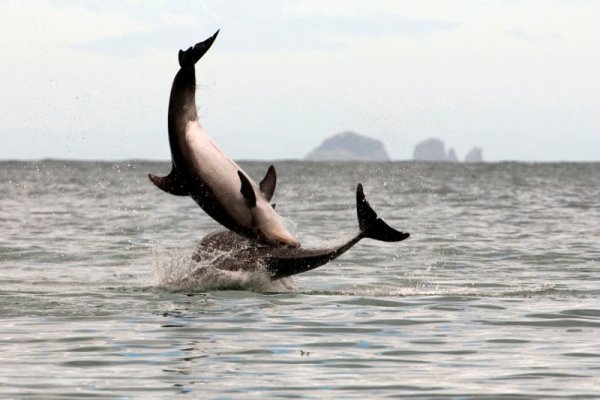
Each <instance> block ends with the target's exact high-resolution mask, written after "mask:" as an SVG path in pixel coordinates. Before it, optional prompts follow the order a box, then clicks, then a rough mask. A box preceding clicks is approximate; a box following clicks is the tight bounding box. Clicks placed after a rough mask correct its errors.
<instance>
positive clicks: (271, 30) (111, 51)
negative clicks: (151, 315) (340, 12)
mask: <svg viewBox="0 0 600 400" xmlns="http://www.w3.org/2000/svg"><path fill="white" fill-rule="evenodd" d="M226 4H228V6H221V7H220V8H217V9H214V10H209V11H210V12H207V11H205V12H200V13H198V14H197V19H198V22H197V24H195V25H190V24H185V25H166V24H164V23H161V22H160V21H158V20H156V19H154V20H153V21H151V22H152V25H153V26H154V28H153V29H152V30H150V31H148V32H143V33H132V34H126V35H121V36H115V37H109V38H103V39H99V40H94V41H89V42H85V43H81V44H80V45H78V49H80V50H85V51H92V52H97V53H102V54H108V55H113V56H121V57H123V56H137V55H139V54H140V53H143V52H145V51H148V50H151V49H161V50H165V49H168V50H172V49H173V48H180V47H185V46H188V45H191V44H193V43H195V42H197V41H198V40H200V39H203V38H204V37H205V36H208V35H210V34H212V33H213V31H215V30H216V29H221V30H222V32H223V34H222V35H221V37H220V40H219V41H220V43H219V49H220V50H221V51H230V52H238V51H276V50H286V51H302V50H309V49H310V50H331V49H335V48H341V47H344V46H346V44H345V43H344V42H348V41H352V40H354V39H361V38H377V37H381V36H386V35H398V36H404V37H408V38H411V39H414V40H423V39H427V38H429V37H431V36H432V35H435V34H436V33H439V32H451V31H453V30H455V29H457V28H458V27H459V26H460V24H458V23H456V22H447V21H435V20H423V19H415V18H405V17H402V16H398V15H389V14H383V15H363V16H299V15H294V14H292V13H290V12H288V11H286V9H284V8H282V7H281V6H278V5H275V2H271V1H264V2H261V3H259V4H267V5H268V6H267V7H257V6H255V4H257V3H252V5H250V4H248V3H247V2H243V3H241V4H239V7H232V6H231V3H226ZM277 4H279V3H277ZM332 38H335V39H332ZM339 39H342V40H339Z"/></svg>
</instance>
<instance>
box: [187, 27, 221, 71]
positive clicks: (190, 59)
mask: <svg viewBox="0 0 600 400" xmlns="http://www.w3.org/2000/svg"><path fill="white" fill-rule="evenodd" d="M218 34H219V31H216V32H215V33H214V35H212V36H211V37H209V38H208V39H206V40H205V41H203V42H200V43H196V45H194V47H190V48H188V49H187V50H179V66H180V67H181V68H190V67H193V66H194V64H196V63H197V62H198V60H199V59H201V58H202V56H203V55H204V54H205V53H206V52H207V51H208V49H210V46H212V44H213V42H214V41H215V39H216V38H217V35H218Z"/></svg>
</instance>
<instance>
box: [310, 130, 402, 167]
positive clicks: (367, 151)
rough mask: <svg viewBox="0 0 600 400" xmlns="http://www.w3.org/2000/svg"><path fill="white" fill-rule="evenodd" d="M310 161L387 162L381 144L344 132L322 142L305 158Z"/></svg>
mask: <svg viewBox="0 0 600 400" xmlns="http://www.w3.org/2000/svg"><path fill="white" fill-rule="evenodd" d="M305 159H306V160H310V161H389V160H390V158H389V157H388V154H387V152H386V151H385V147H384V145H383V143H382V142H380V141H379V140H376V139H371V138H369V137H366V136H363V135H359V134H358V133H355V132H351V131H346V132H341V133H338V134H336V135H333V136H331V137H329V138H327V139H325V140H324V141H323V143H321V145H319V146H318V147H317V148H316V149H314V150H313V151H311V152H310V153H308V154H307V155H306V157H305Z"/></svg>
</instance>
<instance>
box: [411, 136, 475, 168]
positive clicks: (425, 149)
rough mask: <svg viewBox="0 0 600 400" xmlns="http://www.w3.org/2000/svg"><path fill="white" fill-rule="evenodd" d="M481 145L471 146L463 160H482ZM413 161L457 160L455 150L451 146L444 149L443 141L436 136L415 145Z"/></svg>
mask: <svg viewBox="0 0 600 400" xmlns="http://www.w3.org/2000/svg"><path fill="white" fill-rule="evenodd" d="M482 153H483V150H482V149H481V147H473V148H472V149H471V150H470V151H469V152H468V153H467V156H466V157H465V162H468V163H473V162H483V154H482ZM413 160H415V161H430V162H431V161H434V162H435V161H437V162H458V157H457V155H456V152H455V151H454V149H453V148H452V147H450V148H449V149H448V151H446V145H445V144H444V142H443V141H442V140H440V139H437V138H430V139H426V140H423V141H421V142H419V143H417V145H416V146H415V151H414V153H413Z"/></svg>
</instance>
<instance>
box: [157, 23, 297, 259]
mask: <svg viewBox="0 0 600 400" xmlns="http://www.w3.org/2000/svg"><path fill="white" fill-rule="evenodd" d="M218 33H219V31H217V32H216V33H215V34H214V35H213V36H212V37H210V38H208V39H207V40H205V41H203V42H200V43H198V44H196V45H195V46H193V47H190V48H189V49H187V50H185V51H183V50H180V51H179V65H180V67H181V68H180V69H179V71H178V72H177V74H176V75H175V79H174V80H173V86H172V88H171V98H170V100H169V144H170V147H171V160H172V169H171V173H170V174H169V175H167V176H164V177H158V176H155V175H152V174H148V177H149V178H150V180H151V181H152V182H153V183H154V184H155V185H156V186H158V187H159V188H160V189H162V190H164V191H165V192H167V193H171V194H174V195H177V196H190V197H191V198H192V199H194V201H196V203H198V205H199V206H200V207H201V208H202V209H203V210H204V211H206V213H208V214H209V215H210V216H211V217H213V218H214V219H215V220H216V221H217V222H219V223H220V224H221V225H223V226H225V227H226V228H228V229H231V230H232V231H234V232H236V233H237V234H239V235H242V236H244V237H246V238H248V239H251V240H256V241H259V242H262V243H267V244H270V245H287V246H290V247H298V246H299V245H300V242H299V241H298V240H297V239H296V238H295V237H294V236H293V235H292V234H291V233H289V232H288V231H287V230H286V229H285V227H284V226H283V223H282V221H281V218H280V217H279V215H278V214H277V213H276V212H275V210H274V207H272V206H271V205H270V204H269V201H270V199H271V196H272V195H273V192H274V190H275V184H276V174H275V169H274V168H273V166H271V167H270V168H269V170H268V171H267V175H266V176H265V178H264V179H263V180H262V181H261V183H260V185H257V184H256V183H255V182H254V181H253V180H252V178H250V176H248V175H247V174H246V173H245V172H244V171H243V170H242V169H241V168H240V167H239V166H238V165H237V164H236V163H235V162H234V161H233V160H231V159H230V158H229V157H227V156H226V155H225V154H224V153H223V151H221V149H219V147H218V146H217V145H216V144H215V143H213V141H212V140H211V139H210V137H209V136H208V135H207V133H206V132H205V131H204V129H203V128H202V125H200V123H199V122H198V114H197V111H196V72H195V64H196V62H197V61H198V60H199V59H200V58H201V57H202V56H203V55H204V54H205V53H206V52H207V51H208V49H210V47H211V46H212V44H213V42H214V41H215V38H216V37H217V35H218Z"/></svg>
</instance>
